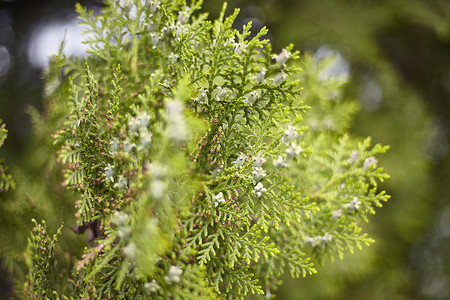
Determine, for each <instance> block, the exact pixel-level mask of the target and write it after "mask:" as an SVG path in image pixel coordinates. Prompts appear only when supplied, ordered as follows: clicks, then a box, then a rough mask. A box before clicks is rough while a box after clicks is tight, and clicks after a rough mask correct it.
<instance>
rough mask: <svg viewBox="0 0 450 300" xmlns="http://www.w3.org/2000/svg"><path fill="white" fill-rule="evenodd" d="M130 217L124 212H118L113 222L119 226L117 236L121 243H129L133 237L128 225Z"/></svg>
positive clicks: (114, 215)
mask: <svg viewBox="0 0 450 300" xmlns="http://www.w3.org/2000/svg"><path fill="white" fill-rule="evenodd" d="M128 219H129V216H128V215H127V214H125V213H124V212H119V211H116V212H115V213H114V214H113V216H112V219H111V222H112V223H113V224H114V225H116V226H117V236H118V237H119V239H120V240H121V241H127V240H128V239H129V238H130V235H131V227H130V225H128Z"/></svg>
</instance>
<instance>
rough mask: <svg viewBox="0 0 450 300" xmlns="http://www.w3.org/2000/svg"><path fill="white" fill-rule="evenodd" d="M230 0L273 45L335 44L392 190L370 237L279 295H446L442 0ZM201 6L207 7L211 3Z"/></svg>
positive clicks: (449, 7)
mask: <svg viewBox="0 0 450 300" xmlns="http://www.w3.org/2000/svg"><path fill="white" fill-rule="evenodd" d="M229 2H230V6H231V7H234V6H238V7H241V8H243V10H242V18H241V21H242V22H243V23H245V22H247V21H248V20H252V21H253V22H254V23H257V24H264V25H267V26H268V27H269V28H270V30H271V33H272V36H271V39H272V41H273V44H274V47H275V49H276V48H277V47H280V46H281V45H283V44H284V43H286V42H287V41H290V42H294V44H295V46H296V47H297V48H299V49H303V50H305V51H313V52H314V51H317V50H318V49H319V48H321V47H323V46H326V47H328V48H329V49H332V50H334V51H337V52H338V53H340V55H342V57H343V58H344V59H345V60H346V61H347V62H348V64H349V66H350V68H349V69H350V75H349V76H350V78H351V80H350V84H349V85H348V86H347V89H346V96H347V97H349V98H357V99H358V100H359V101H360V106H361V108H362V109H361V111H360V112H359V113H358V114H357V115H356V121H355V122H354V124H353V126H352V128H353V131H354V132H355V133H358V134H360V135H367V134H370V135H372V136H373V138H374V140H375V141H376V142H381V143H383V144H389V145H391V150H390V151H389V152H388V153H387V154H386V155H385V156H384V157H383V158H382V159H381V164H382V165H384V166H385V168H386V170H387V172H388V173H389V174H390V175H391V179H390V180H389V181H388V182H386V183H385V187H386V189H387V190H388V191H389V193H390V194H391V195H392V198H391V200H390V201H389V203H388V205H387V206H386V209H384V210H382V211H380V213H379V214H377V215H376V216H375V217H374V222H373V223H371V224H370V228H368V230H369V231H370V232H372V233H373V234H374V235H375V237H376V241H377V242H376V243H375V244H374V245H373V246H372V247H371V249H370V250H369V251H364V252H362V253H357V254H356V255H352V256H349V257H346V258H345V259H344V260H343V261H340V262H337V263H335V264H330V263H325V264H324V266H323V269H321V270H319V272H318V274H319V275H317V276H313V277H310V278H307V279H304V280H295V281H289V282H287V283H286V285H285V286H284V289H283V294H281V295H280V298H282V299H424V298H425V299H446V298H447V297H449V295H450V289H449V286H450V274H449V270H448V269H449V266H450V261H449V258H448V254H447V253H448V252H449V234H448V231H449V228H448V221H443V220H445V217H444V216H447V217H448V206H445V205H446V204H447V205H448V203H449V198H448V195H450V191H449V188H448V184H447V181H448V178H450V168H449V164H450V162H449V156H448V154H447V153H448V137H449V130H448V128H449V123H448V120H449V119H450V118H449V116H450V103H449V102H450V89H449V82H450V81H449V78H450V77H449V69H450V57H449V55H448V53H450V43H449V42H450V4H449V2H448V1H440V0H431V1H425V0H413V1H400V0H397V1H343V0H326V1H313V0H302V1H294V0H285V1H269V0H265V1H258V2H254V1H245V0H244V1H229ZM205 9H206V10H208V11H214V10H215V8H214V7H213V4H212V3H211V2H209V3H206V5H205ZM216 10H217V9H216ZM317 53H318V52H317ZM443 208H444V209H443ZM441 209H443V211H442V212H440V210H441ZM434 224H437V225H436V226H435V225H434ZM338 274H339V275H338Z"/></svg>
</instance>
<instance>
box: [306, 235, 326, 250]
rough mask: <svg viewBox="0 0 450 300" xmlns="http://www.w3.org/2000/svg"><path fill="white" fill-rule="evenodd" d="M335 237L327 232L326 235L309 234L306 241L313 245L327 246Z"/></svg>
mask: <svg viewBox="0 0 450 300" xmlns="http://www.w3.org/2000/svg"><path fill="white" fill-rule="evenodd" d="M332 239H333V237H332V236H331V235H330V234H329V233H325V234H324V235H318V236H315V237H310V236H308V237H307V238H306V239H305V243H307V244H311V246H313V247H317V246H322V247H325V245H326V244H328V243H329V242H331V240H332Z"/></svg>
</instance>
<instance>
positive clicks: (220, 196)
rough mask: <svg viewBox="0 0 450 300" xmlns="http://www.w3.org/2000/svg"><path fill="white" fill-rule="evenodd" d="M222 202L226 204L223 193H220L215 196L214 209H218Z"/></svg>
mask: <svg viewBox="0 0 450 300" xmlns="http://www.w3.org/2000/svg"><path fill="white" fill-rule="evenodd" d="M222 202H225V198H224V197H223V193H222V192H220V193H218V194H217V195H215V196H214V199H213V203H214V207H217V206H218V205H219V204H220V203H222Z"/></svg>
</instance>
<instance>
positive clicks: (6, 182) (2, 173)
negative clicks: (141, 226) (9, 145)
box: [0, 119, 16, 192]
mask: <svg viewBox="0 0 450 300" xmlns="http://www.w3.org/2000/svg"><path fill="white" fill-rule="evenodd" d="M7 133H8V130H6V128H5V124H4V123H2V120H1V119H0V147H1V146H3V143H4V142H5V139H6V137H7ZM2 162H3V161H2V159H1V158H0V192H3V191H8V190H9V189H10V188H12V189H14V188H15V186H16V183H15V182H14V180H13V179H12V177H11V175H10V174H7V173H6V171H7V170H8V167H6V166H3V165H2V164H1V163H2Z"/></svg>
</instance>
